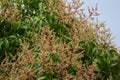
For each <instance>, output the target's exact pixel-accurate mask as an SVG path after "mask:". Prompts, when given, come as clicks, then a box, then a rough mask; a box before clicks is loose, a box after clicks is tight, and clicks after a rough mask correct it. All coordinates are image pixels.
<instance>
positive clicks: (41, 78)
mask: <svg viewBox="0 0 120 80" xmlns="http://www.w3.org/2000/svg"><path fill="white" fill-rule="evenodd" d="M45 78H46V77H45V76H42V77H40V78H38V79H37V80H44V79H45Z"/></svg>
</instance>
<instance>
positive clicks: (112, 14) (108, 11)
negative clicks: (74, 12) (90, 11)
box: [84, 0, 120, 47]
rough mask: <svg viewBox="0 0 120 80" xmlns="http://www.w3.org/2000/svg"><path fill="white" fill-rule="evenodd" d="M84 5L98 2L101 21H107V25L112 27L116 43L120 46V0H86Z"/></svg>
mask: <svg viewBox="0 0 120 80" xmlns="http://www.w3.org/2000/svg"><path fill="white" fill-rule="evenodd" d="M84 1H85V3H84V6H85V7H87V6H93V7H94V6H95V5H96V3H98V12H99V13H100V16H99V17H98V18H99V20H100V21H105V22H106V27H107V28H110V30H111V32H112V37H115V38H114V43H115V44H116V46H117V47H120V32H119V31H120V0H84Z"/></svg>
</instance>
